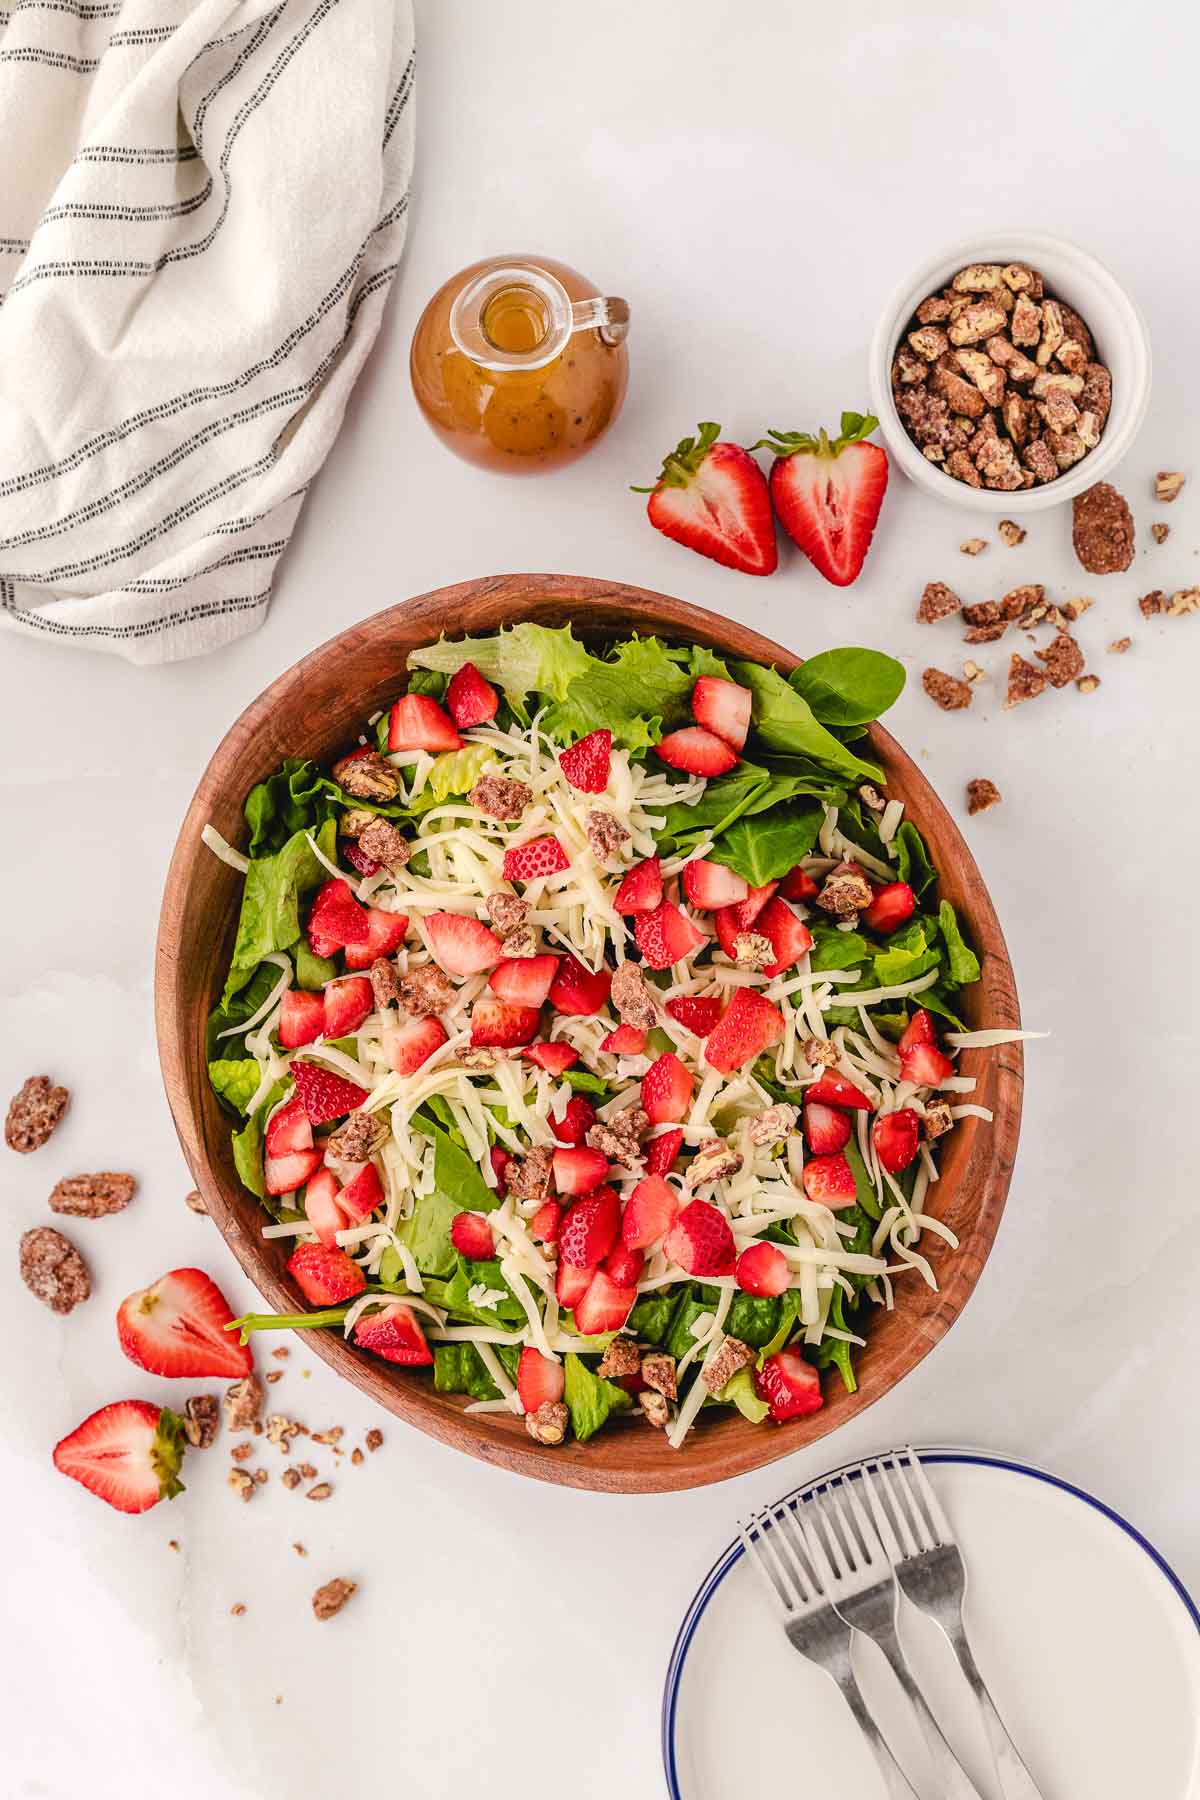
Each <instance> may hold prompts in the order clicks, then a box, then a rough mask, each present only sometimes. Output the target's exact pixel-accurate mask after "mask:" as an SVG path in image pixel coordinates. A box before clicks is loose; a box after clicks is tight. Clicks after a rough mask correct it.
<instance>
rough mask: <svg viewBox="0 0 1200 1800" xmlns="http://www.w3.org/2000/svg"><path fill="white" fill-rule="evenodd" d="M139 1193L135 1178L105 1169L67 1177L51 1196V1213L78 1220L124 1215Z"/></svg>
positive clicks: (56, 1186)
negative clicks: (135, 1195) (122, 1213)
mask: <svg viewBox="0 0 1200 1800" xmlns="http://www.w3.org/2000/svg"><path fill="white" fill-rule="evenodd" d="M136 1191H137V1182H136V1181H135V1180H134V1178H133V1176H132V1175H118V1174H114V1173H113V1172H112V1171H111V1170H102V1171H101V1172H100V1173H99V1174H96V1175H64V1176H63V1178H62V1180H61V1181H58V1182H56V1183H55V1185H54V1189H53V1191H52V1193H51V1195H50V1211H51V1212H56V1213H70V1214H71V1216H72V1217H73V1218H76V1219H103V1218H106V1217H107V1216H108V1214H109V1213H118V1212H124V1210H125V1208H126V1207H127V1206H128V1205H129V1202H130V1201H131V1200H132V1199H133V1196H134V1194H135V1193H136Z"/></svg>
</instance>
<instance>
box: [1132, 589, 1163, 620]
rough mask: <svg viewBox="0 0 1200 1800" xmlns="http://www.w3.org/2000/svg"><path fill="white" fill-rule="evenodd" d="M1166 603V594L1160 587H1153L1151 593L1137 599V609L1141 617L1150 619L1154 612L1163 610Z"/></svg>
mask: <svg viewBox="0 0 1200 1800" xmlns="http://www.w3.org/2000/svg"><path fill="white" fill-rule="evenodd" d="M1166 604H1167V596H1166V595H1165V594H1164V593H1163V591H1162V589H1161V588H1155V589H1154V590H1153V592H1152V593H1149V594H1143V595H1142V597H1141V599H1140V600H1139V601H1138V611H1139V612H1140V613H1141V615H1142V617H1143V619H1152V618H1153V617H1154V615H1155V613H1160V612H1162V611H1163V609H1164V608H1165V606H1166Z"/></svg>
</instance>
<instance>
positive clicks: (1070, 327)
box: [1055, 300, 1096, 362]
mask: <svg viewBox="0 0 1200 1800" xmlns="http://www.w3.org/2000/svg"><path fill="white" fill-rule="evenodd" d="M1058 310H1059V312H1060V314H1061V315H1062V326H1063V331H1064V333H1065V334H1066V335H1065V337H1064V339H1063V342H1062V343H1061V344H1060V345H1059V347H1058V350H1057V351H1056V353H1055V354H1056V355H1057V356H1058V357H1059V360H1060V361H1061V359H1062V352H1063V351H1064V350H1065V349H1066V347H1067V345H1068V344H1078V346H1079V348H1080V349H1081V350H1082V351H1083V357H1084V361H1085V362H1094V361H1095V358H1096V346H1095V343H1094V342H1093V340H1092V334H1091V332H1090V331H1089V330H1088V328H1087V326H1086V325H1085V324H1084V322H1083V320H1082V319H1081V318H1080V316H1079V314H1078V313H1077V312H1076V311H1075V308H1074V307H1073V306H1068V305H1067V303H1066V301H1065V300H1060V301H1059V303H1058Z"/></svg>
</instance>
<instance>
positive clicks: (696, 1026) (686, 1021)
mask: <svg viewBox="0 0 1200 1800" xmlns="http://www.w3.org/2000/svg"><path fill="white" fill-rule="evenodd" d="M667 1014H668V1016H669V1017H670V1018H672V1019H675V1020H676V1021H677V1022H678V1023H679V1024H680V1025H682V1026H683V1027H684V1028H685V1030H687V1031H694V1032H695V1034H696V1036H697V1037H707V1036H708V1034H709V1032H710V1031H711V1030H712V1028H713V1026H714V1025H715V1024H716V1022H717V1020H718V1019H719V1018H720V1016H721V1002H720V1001H719V1000H718V999H717V997H716V995H715V994H709V995H700V994H680V995H679V996H678V998H677V999H675V1000H668V1001H667Z"/></svg>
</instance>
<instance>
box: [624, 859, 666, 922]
mask: <svg viewBox="0 0 1200 1800" xmlns="http://www.w3.org/2000/svg"><path fill="white" fill-rule="evenodd" d="M662 897H663V878H662V870H661V869H660V867H659V863H658V858H657V856H648V857H647V858H646V860H645V862H640V863H634V865H633V867H632V869H630V871H629V873H628V874H627V875H625V876H623V877H622V880H621V885H620V887H618V889H617V891H616V893H615V894H614V895H613V911H614V912H619V913H623V914H626V915H628V914H629V913H649V912H653V911H654V909H655V907H656V906H658V905H659V904H660V902H661V901H662Z"/></svg>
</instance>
